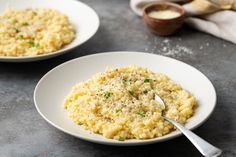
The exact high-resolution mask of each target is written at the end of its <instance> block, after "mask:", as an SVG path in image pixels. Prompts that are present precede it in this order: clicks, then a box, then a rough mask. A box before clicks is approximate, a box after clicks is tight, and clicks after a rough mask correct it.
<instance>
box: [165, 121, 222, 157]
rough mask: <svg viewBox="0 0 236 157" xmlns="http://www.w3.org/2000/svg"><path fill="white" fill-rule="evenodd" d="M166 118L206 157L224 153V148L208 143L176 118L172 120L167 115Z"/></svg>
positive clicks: (215, 156)
mask: <svg viewBox="0 0 236 157" xmlns="http://www.w3.org/2000/svg"><path fill="white" fill-rule="evenodd" d="M164 119H165V120H167V121H169V122H171V123H172V124H173V125H174V126H175V127H176V128H178V129H179V130H180V131H181V132H182V133H183V134H184V135H185V136H186V137H187V138H188V139H189V140H190V141H191V142H192V144H193V145H194V146H195V147H196V148H197V149H198V150H199V152H200V153H201V154H202V155H203V156H205V157H217V156H219V155H220V154H221V153H222V150H220V149H219V148H217V147H215V146H213V145H212V144H210V143H208V142H207V141H205V140H204V139H202V138H201V137H199V136H198V135H196V134H195V133H193V132H192V131H190V130H189V129H187V128H185V127H184V126H182V125H181V124H179V123H177V122H176V121H174V120H171V119H169V118H167V117H164Z"/></svg>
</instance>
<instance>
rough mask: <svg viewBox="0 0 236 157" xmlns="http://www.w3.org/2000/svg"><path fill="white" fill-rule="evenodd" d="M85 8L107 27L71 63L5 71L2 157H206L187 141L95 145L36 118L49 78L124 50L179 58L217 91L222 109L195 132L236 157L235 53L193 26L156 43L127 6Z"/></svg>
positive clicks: (90, 0)
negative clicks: (60, 69)
mask: <svg viewBox="0 0 236 157" xmlns="http://www.w3.org/2000/svg"><path fill="white" fill-rule="evenodd" d="M83 2H85V3H87V4H88V5H90V6H91V7H93V8H94V9H95V10H96V11H97V13H98V14H99V16H100V20H101V26H100V28H99V30H98V32H97V33H96V35H95V36H94V37H93V38H92V39H91V40H89V41H88V42H87V43H85V44H83V45H82V46H80V47H79V48H77V49H75V50H73V51H72V52H70V53H68V54H66V55H63V56H60V57H57V58H54V59H49V60H45V61H41V62H35V63H23V64H15V63H0V157H11V156H12V157H18V156H19V157H28V156H29V157H31V156H32V157H54V156H57V157H64V156H65V157H82V156H95V157H105V156H114V157H120V156H127V157H128V156H155V157H157V156H162V157H174V156H180V157H189V156H191V157H199V156H201V155H200V154H199V152H198V151H197V150H196V149H195V148H194V146H193V145H192V144H191V143H190V142H189V141H188V140H187V139H186V138H185V137H183V136H181V137H179V138H176V139H174V140H171V141H167V142H163V143H157V144H153V145H147V146H139V147H114V146H105V145H99V144H94V143H89V142H86V141H82V140H80V139H77V138H75V137H72V136H70V135H67V134H65V133H63V132H61V131H59V130H57V129H56V128H54V127H52V126H51V125H49V124H48V123H47V122H46V121H45V120H44V119H43V118H42V117H41V116H40V115H39V114H38V113H37V111H36V109H35V106H34V102H33V91H34V87H35V85H36V83H37V82H38V80H39V79H40V78H41V77H42V76H43V75H44V74H45V73H46V72H48V71H49V70H50V69H52V68H54V67H55V66H57V65H59V64H61V63H63V62H65V61H68V60H70V59H73V58H76V57H80V56H84V55H88V54H93V53H99V52H105V51H119V50H130V51H144V52H150V53H155V54H161V55H166V56H169V57H173V58H176V59H179V60H182V61H184V62H186V63H188V64H190V65H193V66H194V67H196V68H197V69H199V70H200V71H202V72H203V73H204V74H205V75H206V76H207V77H209V79H210V80H211V81H212V83H213V84H214V86H215V88H216V91H217V96H218V102H217V107H216V109H215V111H214V113H213V114H212V116H211V117H210V119H209V120H208V121H207V122H205V123H204V124H203V125H202V126H200V127H199V128H198V129H196V130H194V132H196V133H197V134H198V135H200V136H201V137H203V138H204V139H206V140H208V141H209V142H211V143H213V144H215V145H216V146H218V147H220V148H222V149H223V150H224V154H223V155H222V156H223V157H235V156H236V94H235V93H236V45H234V44H231V43H229V42H227V41H223V40H221V39H217V38H215V37H212V36H210V35H207V34H204V33H201V32H198V31H195V30H192V29H191V28H188V27H186V26H185V27H184V28H183V29H182V30H181V31H180V32H179V33H178V34H176V35H174V36H172V37H158V36H155V35H153V34H151V33H150V32H149V31H148V29H147V28H146V27H145V25H144V24H143V21H142V20H141V19H140V18H138V17H137V16H136V15H134V14H133V12H132V11H131V10H130V8H129V3H128V0H83ZM169 50H170V51H171V53H170V52H169ZM177 50H180V51H177ZM199 86H201V85H199ZM202 89H203V90H204V87H202ZM52 94H53V93H52Z"/></svg>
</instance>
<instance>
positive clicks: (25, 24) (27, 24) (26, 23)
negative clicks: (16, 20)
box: [21, 22, 29, 26]
mask: <svg viewBox="0 0 236 157" xmlns="http://www.w3.org/2000/svg"><path fill="white" fill-rule="evenodd" d="M21 25H22V26H29V23H28V22H23V23H22V24H21Z"/></svg>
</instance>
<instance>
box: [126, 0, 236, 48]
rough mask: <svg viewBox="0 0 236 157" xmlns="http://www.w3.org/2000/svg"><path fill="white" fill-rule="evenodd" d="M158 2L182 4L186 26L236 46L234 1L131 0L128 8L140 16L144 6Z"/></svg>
mask: <svg viewBox="0 0 236 157" xmlns="http://www.w3.org/2000/svg"><path fill="white" fill-rule="evenodd" d="M158 1H168V2H174V3H175V2H181V3H184V5H183V8H184V9H185V11H186V13H187V15H188V16H189V17H188V18H187V19H186V20H185V22H186V23H187V24H188V25H190V26H191V27H193V28H195V29H197V30H199V31H202V32H205V33H209V34H211V35H214V36H216V37H219V38H222V39H225V40H228V41H230V42H232V43H234V44H236V12H235V11H233V10H236V0H194V1H192V2H189V0H131V1H130V6H131V8H132V10H133V11H134V12H135V13H136V14H137V15H139V16H142V9H143V8H144V6H145V5H147V4H149V3H152V2H158ZM227 3H228V4H227ZM226 7H227V8H226ZM225 9H232V10H225Z"/></svg>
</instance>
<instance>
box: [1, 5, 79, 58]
mask: <svg viewBox="0 0 236 157" xmlns="http://www.w3.org/2000/svg"><path fill="white" fill-rule="evenodd" d="M0 21H1V22H0V56H34V55H41V54H46V53H50V52H53V51H57V50H59V49H61V48H62V47H63V46H65V45H67V44H69V43H71V42H72V40H73V39H74V38H75V30H74V28H73V27H72V25H71V24H70V23H69V20H68V17H67V16H66V15H64V14H62V13H60V12H59V11H57V10H53V9H43V8H36V9H32V8H27V9H22V10H15V9H13V10H12V9H8V10H6V11H5V12H4V13H3V14H2V15H0Z"/></svg>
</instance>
